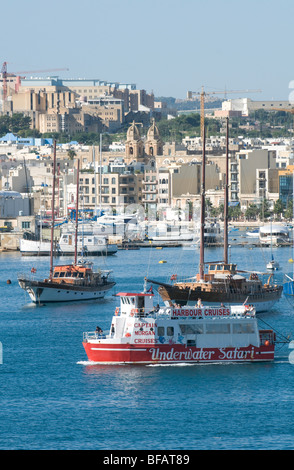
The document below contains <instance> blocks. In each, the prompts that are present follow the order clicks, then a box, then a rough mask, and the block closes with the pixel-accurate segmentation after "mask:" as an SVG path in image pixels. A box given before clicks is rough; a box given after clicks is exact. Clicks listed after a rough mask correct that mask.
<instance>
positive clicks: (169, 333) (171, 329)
mask: <svg viewBox="0 0 294 470" xmlns="http://www.w3.org/2000/svg"><path fill="white" fill-rule="evenodd" d="M166 334H167V336H173V335H174V327H173V326H168V327H167V329H166Z"/></svg>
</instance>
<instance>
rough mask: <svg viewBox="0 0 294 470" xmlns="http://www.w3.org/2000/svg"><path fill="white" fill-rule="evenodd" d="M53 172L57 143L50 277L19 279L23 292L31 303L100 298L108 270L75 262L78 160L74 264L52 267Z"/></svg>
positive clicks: (109, 282) (107, 286)
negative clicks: (26, 293)
mask: <svg viewBox="0 0 294 470" xmlns="http://www.w3.org/2000/svg"><path fill="white" fill-rule="evenodd" d="M55 172H56V142H54V159H53V185H52V186H53V187H52V225H51V253H50V271H49V277H48V278H47V279H44V280H42V281H39V280H36V279H35V276H34V274H35V270H32V271H31V276H30V277H28V276H26V275H20V276H18V282H19V285H20V287H21V288H22V289H24V290H25V291H26V292H28V294H29V296H30V298H31V299H32V301H33V302H35V303H39V302H45V303H47V302H68V301H77V300H92V299H101V298H103V297H104V296H105V294H106V292H107V291H108V290H109V289H111V288H112V287H113V286H114V285H115V282H114V281H113V280H112V279H111V278H110V274H111V271H106V270H99V271H97V272H95V271H94V270H93V268H92V265H93V263H91V262H85V261H84V260H83V259H81V260H79V261H78V260H77V236H78V201H79V160H78V168H77V196H76V226H75V259H74V263H73V264H67V265H58V266H55V267H54V266H53V250H54V243H53V235H54V217H55V216H54V205H55V199H54V198H55Z"/></svg>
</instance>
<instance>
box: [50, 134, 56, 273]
mask: <svg viewBox="0 0 294 470" xmlns="http://www.w3.org/2000/svg"><path fill="white" fill-rule="evenodd" d="M55 179H56V140H54V144H53V182H52V203H51V218H52V220H51V247H50V272H49V278H50V279H52V276H53V244H54V223H55V213H54V207H55Z"/></svg>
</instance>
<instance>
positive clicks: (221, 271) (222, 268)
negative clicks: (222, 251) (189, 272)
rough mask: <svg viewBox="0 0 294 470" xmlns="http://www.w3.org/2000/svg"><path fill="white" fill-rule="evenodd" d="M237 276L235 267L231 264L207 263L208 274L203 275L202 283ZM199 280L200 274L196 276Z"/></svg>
mask: <svg viewBox="0 0 294 470" xmlns="http://www.w3.org/2000/svg"><path fill="white" fill-rule="evenodd" d="M236 274H237V265H236V264H232V263H227V264H225V263H209V264H208V273H207V274H204V281H213V279H215V278H218V277H219V278H228V276H234V275H236ZM196 279H197V281H199V280H200V274H197V276H196Z"/></svg>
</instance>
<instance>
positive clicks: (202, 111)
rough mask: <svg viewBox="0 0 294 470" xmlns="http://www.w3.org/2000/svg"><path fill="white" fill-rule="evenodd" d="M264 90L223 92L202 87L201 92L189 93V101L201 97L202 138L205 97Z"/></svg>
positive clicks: (252, 91)
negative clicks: (205, 89)
mask: <svg viewBox="0 0 294 470" xmlns="http://www.w3.org/2000/svg"><path fill="white" fill-rule="evenodd" d="M261 91H262V90H221V91H209V92H206V91H204V87H203V86H202V89H201V91H187V99H188V100H192V99H193V95H200V119H201V123H200V128H201V138H202V137H203V129H204V101H205V96H207V95H220V94H224V95H226V94H227V93H261Z"/></svg>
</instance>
